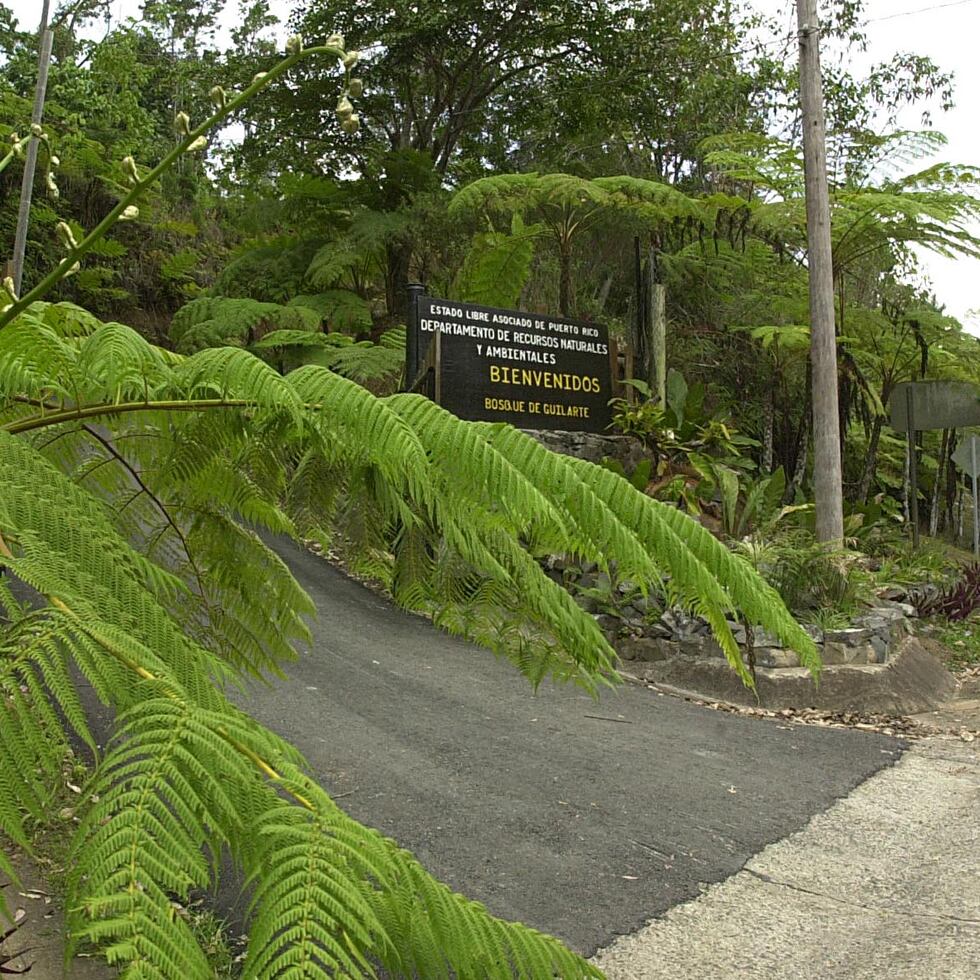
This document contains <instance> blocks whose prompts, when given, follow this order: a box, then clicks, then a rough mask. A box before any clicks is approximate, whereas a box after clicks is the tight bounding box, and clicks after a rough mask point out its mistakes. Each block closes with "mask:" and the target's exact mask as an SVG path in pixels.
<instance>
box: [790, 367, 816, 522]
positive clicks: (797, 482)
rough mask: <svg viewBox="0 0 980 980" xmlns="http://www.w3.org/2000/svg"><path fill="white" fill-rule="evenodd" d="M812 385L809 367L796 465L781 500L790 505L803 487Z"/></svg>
mask: <svg viewBox="0 0 980 980" xmlns="http://www.w3.org/2000/svg"><path fill="white" fill-rule="evenodd" d="M812 384H813V375H812V374H811V372H810V365H809V364H808V365H807V370H806V389H805V397H804V399H803V414H802V415H801V416H800V426H799V429H797V435H796V463H795V465H794V466H793V477H792V479H791V480H790V481H789V484H788V485H787V487H786V493H785V495H784V497H783V500H784V502H785V503H787V504H791V503H792V502H793V499H794V498H795V496H796V491H797V490H798V489H799V488H800V487H801V486H802V485H803V479H804V477H805V476H806V462H807V451H808V449H809V445H810V393H811V387H812Z"/></svg>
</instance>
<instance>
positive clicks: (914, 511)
mask: <svg viewBox="0 0 980 980" xmlns="http://www.w3.org/2000/svg"><path fill="white" fill-rule="evenodd" d="M905 413H906V414H905V422H906V425H907V427H908V428H907V432H908V442H909V517H910V518H911V519H912V547H913V548H918V547H919V458H918V456H917V455H916V453H915V385H909V386H908V388H906V389H905Z"/></svg>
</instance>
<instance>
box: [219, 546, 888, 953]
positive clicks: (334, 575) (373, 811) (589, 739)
mask: <svg viewBox="0 0 980 980" xmlns="http://www.w3.org/2000/svg"><path fill="white" fill-rule="evenodd" d="M278 547H279V549H280V553H281V554H282V555H283V557H284V558H285V559H286V560H287V561H288V563H289V565H290V567H291V568H292V570H293V573H294V574H295V575H296V577H297V578H298V579H299V581H300V582H301V584H302V585H303V586H304V588H306V589H307V590H308V591H309V593H310V594H311V595H312V596H313V598H314V600H315V601H316V603H317V606H318V608H319V619H318V621H317V623H315V624H314V642H313V644H312V648H311V649H310V650H309V651H307V652H305V653H304V654H303V656H302V657H301V658H300V659H299V661H298V662H297V663H295V664H294V665H292V666H291V667H290V668H289V670H288V674H289V677H288V679H287V680H286V681H284V682H276V683H275V685H274V686H271V687H262V686H261V685H254V686H252V687H251V688H249V689H248V691H247V692H246V693H245V694H243V695H238V696H237V698H238V700H239V702H240V703H241V705H242V706H243V707H246V708H247V709H248V710H249V711H250V712H251V713H252V714H254V715H255V716H256V717H257V718H258V719H259V720H260V721H262V722H263V723H264V724H266V725H268V726H269V727H270V728H272V729H274V730H275V731H277V732H279V733H281V734H282V735H284V736H286V737H288V738H289V739H290V740H291V741H292V742H293V743H294V744H296V745H297V746H298V747H299V748H300V749H301V750H302V751H303V752H304V753H305V755H306V758H307V759H308V760H309V762H310V765H311V766H312V768H313V770H314V772H315V773H316V774H317V776H318V777H319V778H320V779H321V780H322V782H323V783H324V785H325V786H326V787H327V788H328V789H329V790H330V791H331V792H332V793H333V794H334V795H335V796H337V797H338V801H339V803H340V805H341V806H343V807H344V808H345V809H346V810H347V811H348V812H349V813H350V814H351V815H353V816H354V817H356V818H357V819H359V820H362V821H364V822H365V823H368V824H371V825H373V826H375V827H377V828H379V829H380V830H381V831H382V832H384V833H385V834H387V835H390V836H391V837H394V838H395V839H396V840H398V841H399V843H401V844H402V845H403V846H405V847H408V848H410V849H411V850H412V851H413V852H414V853H415V854H416V855H417V856H418V857H419V859H420V860H421V861H422V862H423V863H424V864H425V865H426V867H428V868H429V869H430V870H431V871H432V872H434V873H435V874H436V875H438V876H439V877H441V878H442V879H443V880H444V881H446V882H447V883H449V884H450V885H452V886H453V887H454V888H456V889H459V890H461V891H463V892H465V893H466V894H468V895H469V896H471V897H473V898H476V899H479V900H480V901H482V902H484V903H485V904H486V905H487V906H488V908H489V909H490V910H491V911H492V912H494V913H495V914H497V915H500V916H503V917H505V918H509V919H520V920H522V921H524V922H527V923H529V924H531V925H533V926H535V927H537V928H539V929H544V930H547V931H548V932H551V933H553V934H555V935H558V936H560V937H561V938H562V939H564V940H565V941H566V942H567V943H569V944H570V945H571V946H572V947H573V948H574V949H576V950H578V951H579V952H582V953H586V954H591V953H592V952H593V951H594V950H595V949H596V948H597V947H599V946H604V945H606V944H608V943H609V942H610V941H611V940H612V939H613V938H614V937H616V936H617V935H620V934H624V933H630V932H633V931H635V930H637V929H638V928H640V927H641V926H642V925H643V924H644V923H645V922H646V921H648V920H649V919H651V918H652V917H654V916H657V915H660V914H662V913H664V912H665V911H666V910H668V909H669V908H671V907H672V906H674V905H677V904H678V903H680V902H683V901H686V900H687V899H690V898H692V897H693V896H696V895H698V894H699V893H700V892H701V890H702V886H703V885H705V884H709V883H713V882H718V881H721V880H724V879H726V878H728V877H729V876H731V875H733V874H735V873H736V872H737V871H738V870H739V869H740V868H741V867H742V866H743V865H744V864H745V862H746V861H747V860H748V859H749V858H750V857H751V856H752V855H754V854H756V853H757V852H758V851H760V850H761V849H762V848H763V847H764V846H765V845H767V844H769V843H771V842H773V841H776V840H780V839H782V838H784V837H786V836H787V835H788V834H790V833H792V832H794V831H796V830H799V829H800V828H801V827H802V826H804V825H805V824H806V822H807V821H808V820H809V819H810V818H811V817H812V816H813V815H814V814H816V813H819V812H822V811H824V810H826V809H827V808H828V807H829V806H830V805H831V804H832V803H833V802H834V801H835V800H836V799H838V798H840V797H842V796H844V795H846V794H847V793H848V792H850V790H852V789H853V788H854V787H855V786H857V785H858V784H860V783H861V782H862V781H863V780H865V779H866V778H867V777H868V776H870V775H871V774H872V773H874V772H876V771H877V770H879V769H881V768H882V767H885V766H888V765H891V764H892V763H894V762H895V761H896V760H897V759H898V757H899V755H900V753H901V751H902V746H901V743H899V742H896V741H895V740H894V739H889V738H885V737H879V736H876V735H872V734H867V733H863V732H850V731H840V730H831V729H820V728H807V727H800V726H795V725H789V724H786V725H780V724H775V723H772V722H763V721H759V720H754V719H750V718H744V717H740V716H733V715H729V714H724V713H720V712H715V711H711V710H708V709H705V708H701V707H698V706H696V705H692V704H688V703H686V702H684V701H681V700H678V699H675V698H670V697H664V696H658V695H657V694H656V693H654V692H652V691H649V690H647V689H643V688H637V687H628V686H626V687H622V688H620V689H618V690H616V691H613V692H610V693H605V694H603V695H602V697H601V700H599V701H598V702H596V701H594V700H592V699H591V698H590V697H589V696H588V695H586V694H584V693H582V692H581V691H579V690H577V689H574V688H571V687H564V688H554V687H549V688H547V689H542V690H540V691H539V692H538V694H537V695H535V694H534V693H533V692H532V691H531V689H530V687H529V685H528V684H527V683H526V681H524V679H523V678H522V677H521V676H520V675H519V674H518V673H517V672H516V670H515V669H514V668H512V667H511V666H510V665H509V664H508V663H506V662H503V661H498V660H497V659H495V658H494V656H493V655H492V654H491V653H489V652H487V651H485V650H483V649H480V648H478V647H475V646H472V645H469V644H467V643H464V642H460V641H458V640H456V639H453V638H452V637H449V636H446V635H444V634H442V633H439V632H437V631H435V630H434V629H433V628H432V627H431V626H430V625H429V624H428V623H427V622H425V621H424V620H421V619H419V618H416V617H413V616H410V615H407V614H405V613H403V612H401V611H400V610H398V609H396V608H394V607H392V606H391V605H390V604H388V603H387V602H385V601H384V599H382V598H380V597H379V596H377V595H375V594H374V593H372V592H370V591H368V590H367V589H365V588H363V587H362V586H360V585H358V584H357V583H355V582H352V581H350V580H349V579H347V578H346V577H345V576H343V575H342V574H341V573H340V572H338V571H337V570H335V569H334V568H332V567H331V566H330V565H328V564H327V563H326V562H325V561H323V560H322V559H320V558H317V557H315V556H313V555H310V554H309V553H307V552H305V551H303V550H302V549H300V548H298V547H295V546H293V545H291V544H283V545H279V546H278Z"/></svg>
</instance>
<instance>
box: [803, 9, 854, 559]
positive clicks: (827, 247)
mask: <svg viewBox="0 0 980 980" xmlns="http://www.w3.org/2000/svg"><path fill="white" fill-rule="evenodd" d="M796 16H797V22H798V24H799V30H800V105H801V106H802V109H803V168H804V175H805V178H806V230H807V265H808V268H809V273H810V363H811V365H812V367H813V403H812V407H813V493H814V501H815V505H816V530H817V540H818V541H826V542H833V541H840V540H842V539H843V537H844V505H843V489H842V484H843V475H842V471H841V447H840V418H839V414H838V404H837V330H836V326H835V322H834V274H833V256H832V252H831V243H830V194H829V192H828V190H827V147H826V138H825V128H826V126H825V120H824V108H823V82H822V79H821V75H820V23H819V18H818V16H817V0H796Z"/></svg>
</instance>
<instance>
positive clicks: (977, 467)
mask: <svg viewBox="0 0 980 980" xmlns="http://www.w3.org/2000/svg"><path fill="white" fill-rule="evenodd" d="M953 462H954V463H956V465H957V466H958V467H959V468H960V469H961V470H962V471H963V472H964V473H965V474H966V475H967V476H968V477H970V479H971V480H972V481H973V554H974V555H975V556H976V557H977V558H980V507H978V506H977V503H978V501H977V482H978V480H980V438H978V437H977V436H970V438H969V439H966V440H964V441H963V442H961V443H960V445H959V448H958V449H957V450H956V452H955V453H953Z"/></svg>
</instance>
